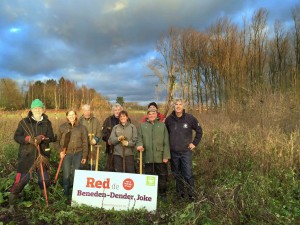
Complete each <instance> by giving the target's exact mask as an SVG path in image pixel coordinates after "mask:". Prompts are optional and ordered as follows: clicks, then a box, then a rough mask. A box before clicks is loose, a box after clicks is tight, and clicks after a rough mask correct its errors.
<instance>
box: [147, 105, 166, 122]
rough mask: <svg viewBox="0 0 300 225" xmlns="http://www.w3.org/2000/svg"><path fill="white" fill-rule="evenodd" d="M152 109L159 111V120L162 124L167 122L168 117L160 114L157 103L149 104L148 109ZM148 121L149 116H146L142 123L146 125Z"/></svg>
mask: <svg viewBox="0 0 300 225" xmlns="http://www.w3.org/2000/svg"><path fill="white" fill-rule="evenodd" d="M150 108H153V109H156V111H157V118H159V121H160V122H165V119H166V117H165V116H164V115H163V114H161V113H160V112H158V106H157V104H156V103H155V102H150V103H149V104H148V109H150ZM147 119H148V115H146V116H144V117H143V118H142V120H141V122H142V123H144V122H146V121H147Z"/></svg>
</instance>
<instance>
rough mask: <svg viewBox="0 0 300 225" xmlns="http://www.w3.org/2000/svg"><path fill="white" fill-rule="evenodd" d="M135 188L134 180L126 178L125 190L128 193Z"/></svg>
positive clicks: (124, 182)
mask: <svg viewBox="0 0 300 225" xmlns="http://www.w3.org/2000/svg"><path fill="white" fill-rule="evenodd" d="M133 186H134V182H133V180H132V179H130V178H126V179H125V180H124V181H123V188H124V189H125V190H127V191H129V190H131V189H132V188H133Z"/></svg>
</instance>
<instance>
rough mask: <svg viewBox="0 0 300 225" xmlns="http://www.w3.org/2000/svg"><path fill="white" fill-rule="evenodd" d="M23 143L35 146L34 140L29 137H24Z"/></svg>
mask: <svg viewBox="0 0 300 225" xmlns="http://www.w3.org/2000/svg"><path fill="white" fill-rule="evenodd" d="M25 142H26V143H29V144H32V145H35V139H34V138H33V137H30V136H29V135H28V136H26V137H25Z"/></svg>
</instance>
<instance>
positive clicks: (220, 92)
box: [148, 6, 300, 114]
mask: <svg viewBox="0 0 300 225" xmlns="http://www.w3.org/2000/svg"><path fill="white" fill-rule="evenodd" d="M291 18H292V22H293V25H292V27H291V28H289V29H288V27H287V26H286V25H285V24H283V23H282V22H280V21H278V20H276V21H275V23H274V24H273V26H269V25H268V24H267V20H268V11H267V10H266V9H259V10H257V11H255V12H254V14H253V15H252V18H251V21H247V20H246V19H244V20H243V26H242V28H239V26H238V25H237V24H235V23H233V22H232V21H231V20H230V19H228V18H227V17H222V18H219V19H217V21H216V23H215V24H213V25H211V26H210V27H209V29H207V30H205V31H197V30H195V29H176V28H171V29H170V31H169V33H168V34H167V35H165V36H163V37H162V38H161V40H160V41H159V42H158V43H157V48H156V49H157V52H158V53H159V57H158V58H157V59H155V60H153V61H151V62H150V63H149V64H148V66H149V68H150V69H151V70H152V71H153V73H154V75H155V76H157V77H158V79H159V85H158V87H159V88H164V89H165V90H167V104H166V106H167V107H166V109H165V114H167V112H168V110H169V106H170V105H171V104H170V103H171V102H172V101H173V99H174V98H175V97H181V98H183V99H184V100H186V102H187V103H188V105H187V107H188V108H195V107H196V108H199V109H200V110H203V109H208V108H222V107H224V106H226V104H227V103H228V102H229V101H230V100H234V101H238V102H240V103H243V102H245V101H246V99H247V97H248V96H250V95H251V94H253V93H257V92H259V93H270V91H271V92H274V91H280V92H293V93H294V94H295V95H296V94H298V95H299V92H300V6H295V7H294V8H293V9H292V10H291Z"/></svg>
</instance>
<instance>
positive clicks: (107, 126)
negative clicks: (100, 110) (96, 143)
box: [102, 103, 123, 171]
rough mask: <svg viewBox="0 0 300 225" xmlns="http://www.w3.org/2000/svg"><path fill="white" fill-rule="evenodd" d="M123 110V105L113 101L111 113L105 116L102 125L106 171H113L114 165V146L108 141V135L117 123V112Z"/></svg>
mask: <svg viewBox="0 0 300 225" xmlns="http://www.w3.org/2000/svg"><path fill="white" fill-rule="evenodd" d="M122 110H123V107H122V106H121V105H120V104H119V103H115V104H114V105H113V106H112V115H111V116H109V117H107V118H106V119H105V121H104V123H103V126H102V140H103V141H105V142H106V151H105V153H106V155H107V158H106V159H107V160H106V166H105V168H104V169H105V170H106V171H114V165H113V152H114V146H113V145H112V144H111V143H110V142H109V140H108V139H109V137H110V134H111V131H112V129H113V127H114V126H116V125H117V124H119V122H120V121H119V113H120V112H121V111H122Z"/></svg>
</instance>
